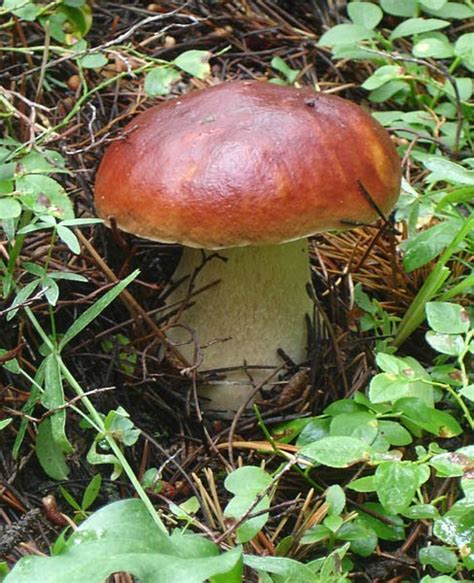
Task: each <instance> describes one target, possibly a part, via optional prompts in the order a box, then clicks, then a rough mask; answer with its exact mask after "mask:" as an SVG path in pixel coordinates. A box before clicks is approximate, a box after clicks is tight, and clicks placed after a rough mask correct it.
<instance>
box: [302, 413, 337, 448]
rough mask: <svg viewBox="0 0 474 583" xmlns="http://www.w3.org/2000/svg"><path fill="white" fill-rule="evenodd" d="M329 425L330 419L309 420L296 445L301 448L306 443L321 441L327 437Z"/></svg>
mask: <svg viewBox="0 0 474 583" xmlns="http://www.w3.org/2000/svg"><path fill="white" fill-rule="evenodd" d="M329 425H330V419H318V418H315V419H311V420H310V421H309V423H308V424H307V425H305V427H304V428H303V430H302V431H301V433H300V435H299V436H298V439H297V440H296V445H297V446H298V447H302V446H303V445H307V444H308V443H313V442H314V441H318V439H322V438H323V437H328V436H329Z"/></svg>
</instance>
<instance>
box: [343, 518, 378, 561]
mask: <svg viewBox="0 0 474 583" xmlns="http://www.w3.org/2000/svg"><path fill="white" fill-rule="evenodd" d="M336 536H337V538H338V539H339V540H344V541H349V542H350V543H351V551H352V552H354V553H356V554H357V555H359V556H361V557H369V556H370V555H371V554H372V553H373V552H374V551H375V548H376V546H377V542H378V536H377V534H376V532H375V531H374V530H373V529H372V528H371V527H370V526H368V525H367V524H366V523H365V522H364V521H363V520H360V519H357V518H356V519H355V520H354V521H353V522H347V523H346V524H343V525H342V526H341V528H340V529H339V530H338V532H337V535H336Z"/></svg>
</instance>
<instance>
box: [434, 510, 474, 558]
mask: <svg viewBox="0 0 474 583" xmlns="http://www.w3.org/2000/svg"><path fill="white" fill-rule="evenodd" d="M433 533H434V535H435V536H437V537H438V538H439V539H440V540H442V541H443V542H444V543H446V544H448V545H456V546H457V547H458V548H459V547H463V546H470V545H472V541H473V540H474V502H471V501H468V500H461V501H459V502H456V503H455V504H453V506H452V507H451V509H450V510H448V512H446V514H444V516H442V517H441V518H438V519H437V520H435V522H434V525H433Z"/></svg>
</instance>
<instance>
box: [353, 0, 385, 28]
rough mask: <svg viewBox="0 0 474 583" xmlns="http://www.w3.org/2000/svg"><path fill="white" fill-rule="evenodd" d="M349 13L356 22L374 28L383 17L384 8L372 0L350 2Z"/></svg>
mask: <svg viewBox="0 0 474 583" xmlns="http://www.w3.org/2000/svg"><path fill="white" fill-rule="evenodd" d="M347 13H348V14H349V18H350V19H351V20H352V22H353V23H354V24H358V25H360V26H363V27H364V28H368V29H373V28H375V27H376V26H377V24H378V23H379V22H380V21H381V20H382V18H383V12H382V10H381V9H380V8H379V7H378V6H376V5H375V4H372V3H370V2H350V3H349V4H348V6H347Z"/></svg>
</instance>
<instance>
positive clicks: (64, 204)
mask: <svg viewBox="0 0 474 583" xmlns="http://www.w3.org/2000/svg"><path fill="white" fill-rule="evenodd" d="M16 188H17V190H18V191H19V192H21V193H23V194H24V196H23V202H24V204H25V205H27V206H28V207H29V208H30V209H31V210H32V211H33V212H35V213H37V214H41V213H49V214H51V215H52V216H54V217H58V218H61V219H72V218H74V210H73V208H72V203H71V201H70V200H69V198H68V196H67V194H66V192H65V191H64V188H63V187H62V186H61V185H60V184H59V182H57V181H56V180H54V179H53V178H50V177H49V176H43V175H41V174H26V175H24V176H20V177H18V178H17V180H16Z"/></svg>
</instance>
